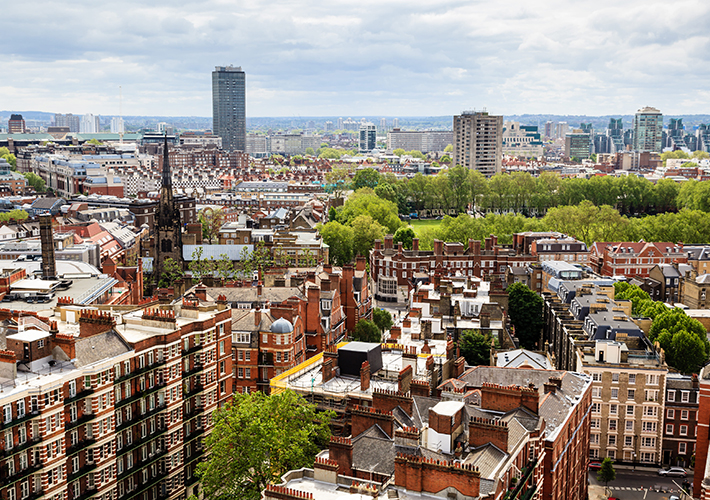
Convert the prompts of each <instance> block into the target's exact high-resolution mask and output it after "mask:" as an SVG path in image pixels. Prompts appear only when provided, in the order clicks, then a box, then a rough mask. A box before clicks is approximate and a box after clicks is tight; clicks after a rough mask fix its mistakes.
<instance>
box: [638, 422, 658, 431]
mask: <svg viewBox="0 0 710 500" xmlns="http://www.w3.org/2000/svg"><path fill="white" fill-rule="evenodd" d="M656 428H657V427H656V422H642V423H641V430H642V431H643V432H654V433H655V432H656Z"/></svg>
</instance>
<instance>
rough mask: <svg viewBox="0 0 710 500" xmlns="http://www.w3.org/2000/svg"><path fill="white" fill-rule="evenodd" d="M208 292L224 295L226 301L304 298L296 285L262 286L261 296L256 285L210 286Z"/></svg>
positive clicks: (273, 301)
mask: <svg viewBox="0 0 710 500" xmlns="http://www.w3.org/2000/svg"><path fill="white" fill-rule="evenodd" d="M208 292H209V294H210V295H212V296H213V297H216V296H218V295H224V296H225V297H227V302H231V303H235V302H243V303H246V302H272V303H280V302H283V301H284V300H286V299H289V298H291V297H298V298H299V299H305V296H304V295H303V293H302V292H301V289H300V288H298V287H283V286H281V287H279V286H271V287H263V288H262V292H261V297H259V295H258V290H257V288H256V287H241V288H226V287H210V288H209V289H208Z"/></svg>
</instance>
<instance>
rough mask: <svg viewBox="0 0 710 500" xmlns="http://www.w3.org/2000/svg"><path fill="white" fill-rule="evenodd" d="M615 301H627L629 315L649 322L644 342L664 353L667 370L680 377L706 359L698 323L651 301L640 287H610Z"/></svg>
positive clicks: (708, 347) (708, 345)
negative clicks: (628, 302)
mask: <svg viewBox="0 0 710 500" xmlns="http://www.w3.org/2000/svg"><path fill="white" fill-rule="evenodd" d="M614 289H615V290H614V292H615V295H614V296H615V298H616V299H618V300H629V301H631V314H632V316H636V317H645V318H651V319H652V320H653V322H652V323H651V329H650V331H649V332H648V338H649V340H650V341H651V342H658V343H659V345H660V346H661V348H662V349H663V350H664V351H665V353H666V363H668V366H671V367H673V368H675V369H676V370H679V371H680V372H682V373H697V372H698V370H699V369H700V368H701V367H702V366H703V364H705V361H707V359H708V357H709V356H710V342H709V341H708V338H707V333H706V331H705V327H704V326H703V324H702V323H700V321H698V320H696V319H693V318H691V317H690V316H688V315H687V314H686V313H685V311H683V310H682V309H679V308H672V309H671V308H669V307H667V306H666V305H665V304H663V303H662V302H658V301H654V300H652V299H651V297H650V296H649V295H648V293H646V292H644V291H643V290H642V289H641V288H640V287H638V286H636V285H631V284H629V283H625V282H618V283H615V284H614Z"/></svg>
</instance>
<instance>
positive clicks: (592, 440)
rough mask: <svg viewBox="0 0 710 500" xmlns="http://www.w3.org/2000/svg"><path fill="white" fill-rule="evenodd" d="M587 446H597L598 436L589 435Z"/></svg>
mask: <svg viewBox="0 0 710 500" xmlns="http://www.w3.org/2000/svg"><path fill="white" fill-rule="evenodd" d="M589 444H599V434H590V435H589Z"/></svg>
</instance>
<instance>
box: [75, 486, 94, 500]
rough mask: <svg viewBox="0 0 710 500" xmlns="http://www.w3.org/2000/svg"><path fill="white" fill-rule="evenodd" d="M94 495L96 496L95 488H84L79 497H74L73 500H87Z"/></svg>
mask: <svg viewBox="0 0 710 500" xmlns="http://www.w3.org/2000/svg"><path fill="white" fill-rule="evenodd" d="M94 495H96V486H94V487H92V488H86V489H85V490H84V492H83V493H82V494H81V495H79V496H78V497H74V500H88V499H89V498H91V497H93V496H94Z"/></svg>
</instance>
